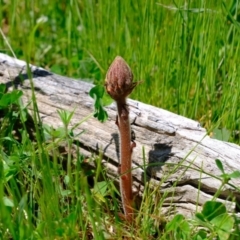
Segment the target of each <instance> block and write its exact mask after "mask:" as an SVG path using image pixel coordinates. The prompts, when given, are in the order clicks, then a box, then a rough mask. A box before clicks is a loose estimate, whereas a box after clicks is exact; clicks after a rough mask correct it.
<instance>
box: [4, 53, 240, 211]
mask: <svg viewBox="0 0 240 240" xmlns="http://www.w3.org/2000/svg"><path fill="white" fill-rule="evenodd" d="M30 68H31V72H32V76H33V83H34V89H35V94H36V97H37V103H38V108H39V112H40V115H41V118H42V121H43V123H45V124H48V125H51V126H53V127H54V128H57V127H59V126H61V125H62V123H61V121H60V119H59V117H58V114H57V110H58V109H66V110H69V111H72V110H74V109H75V114H74V117H73V119H72V122H71V124H72V125H74V124H76V123H78V122H79V121H80V120H82V119H83V118H85V117H86V116H88V115H89V114H91V113H92V112H93V111H94V109H93V99H92V98H91V97H89V94H88V93H89V91H90V89H91V88H92V87H93V85H92V84H90V83H87V82H84V81H80V80H73V79H70V78H67V77H62V76H59V75H56V74H53V73H50V72H48V71H46V70H44V69H42V68H38V67H34V66H30ZM26 69H27V68H26V63H25V62H23V61H20V60H16V59H13V58H11V57H9V56H7V55H4V54H0V83H5V84H6V85H7V87H8V91H11V89H12V88H13V87H17V88H19V89H22V90H23V92H24V96H23V98H22V99H23V102H24V104H28V103H29V102H30V101H31V96H32V93H31V87H30V81H29V78H28V74H27V70H26ZM22 80H23V81H22ZM128 103H129V106H130V119H131V124H132V129H133V130H134V132H135V134H136V144H137V147H136V148H135V149H134V151H133V164H134V165H133V169H134V170H133V177H134V185H135V186H139V184H141V191H143V188H144V183H143V182H144V181H143V179H144V176H146V175H147V176H148V181H149V182H150V183H151V184H152V186H156V187H158V188H159V192H160V193H161V194H162V195H164V198H165V202H164V205H163V208H162V211H163V212H165V213H166V212H168V211H171V210H172V206H175V210H176V211H177V212H181V213H183V214H185V215H191V214H192V213H193V212H194V211H195V210H196V206H199V208H201V206H202V205H203V204H204V202H205V201H207V200H211V199H212V197H213V195H214V193H215V192H216V191H217V189H218V188H219V187H220V185H221V183H222V182H221V180H220V179H221V178H219V176H220V175H221V174H222V173H221V172H220V170H219V169H218V168H217V166H216V163H215V160H216V159H220V160H221V161H222V163H223V166H224V170H225V172H226V173H231V172H233V171H235V170H240V147H239V146H238V145H235V144H232V143H228V142H223V141H218V140H215V139H211V138H210V137H209V136H208V135H207V132H206V130H205V129H204V128H202V127H201V126H200V124H199V123H198V122H196V121H193V120H191V119H188V118H185V117H182V116H179V115H176V114H174V113H171V112H168V111H166V110H163V109H160V108H156V107H153V106H150V105H147V104H144V103H141V102H138V101H134V100H131V99H129V100H128ZM29 110H30V111H31V104H30V105H29ZM106 110H107V112H108V114H109V119H108V121H107V122H105V123H100V122H99V121H98V120H96V119H95V118H93V117H92V118H89V119H88V120H87V121H85V122H83V123H82V124H81V125H80V126H79V128H78V129H76V134H77V133H80V132H81V131H83V130H84V133H83V134H81V135H80V137H79V138H78V140H79V142H80V146H81V153H82V154H84V155H85V156H91V155H92V153H97V152H99V151H102V153H103V164H104V165H105V166H106V168H107V171H108V174H109V175H110V176H111V177H115V178H116V177H117V176H118V164H119V154H118V148H119V146H118V144H119V143H118V130H117V127H116V125H115V120H116V106H115V104H114V103H112V104H111V105H110V106H107V107H106ZM143 149H144V151H143ZM143 152H145V156H143ZM230 183H231V184H233V185H234V186H240V179H232V180H231V181H230ZM234 199H235V200H236V201H238V202H239V200H240V192H239V191H235V190H234V188H233V187H231V186H230V185H225V186H224V188H223V190H222V191H221V194H220V196H219V197H218V199H217V200H219V201H223V202H225V203H226V206H227V208H228V210H229V211H238V209H236V202H235V201H234ZM199 208H198V209H199Z"/></svg>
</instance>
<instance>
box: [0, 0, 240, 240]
mask: <svg viewBox="0 0 240 240" xmlns="http://www.w3.org/2000/svg"><path fill="white" fill-rule="evenodd" d="M158 3H159V4H158ZM185 3H186V4H185ZM184 4H185V6H184ZM239 6H240V3H239V2H238V1H237V0H232V1H227V0H225V1H215V0H209V1H207V0H206V1H204V0H202V1H199V0H193V1H184V0H176V1H169V0H159V1H153V0H152V1H150V0H149V1H148V0H146V1H145V0H140V1H101V0H100V1H86V0H85V1H84V0H83V1H77V0H71V1H66V3H65V2H63V3H61V2H60V3H59V1H49V0H45V1H31V0H30V1H22V0H21V1H20V0H9V1H8V0H5V1H4V0H0V20H1V21H0V23H1V29H2V32H3V35H4V36H5V37H6V39H7V40H6V39H4V37H3V36H2V37H0V51H1V52H3V53H6V54H9V55H14V54H15V55H16V57H17V58H19V59H23V60H26V61H28V62H30V63H32V64H35V65H37V66H42V67H44V68H46V69H49V70H50V71H53V72H55V73H58V74H61V75H65V76H69V77H73V78H79V79H85V80H86V81H92V82H94V83H96V84H103V81H104V78H105V74H106V71H107V68H108V66H109V64H110V63H111V62H112V60H113V59H114V58H115V56H116V55H121V56H122V57H123V58H124V59H125V60H126V61H127V62H128V63H129V65H130V67H131V69H132V70H133V73H134V76H135V79H136V80H143V81H144V82H143V84H141V85H139V86H138V87H137V88H136V90H135V91H134V93H133V94H132V95H131V97H132V98H134V99H137V100H139V101H142V102H145V103H149V104H152V105H155V106H158V107H161V108H164V109H167V110H169V111H172V112H176V113H178V114H180V115H184V116H187V117H189V118H192V119H195V120H197V121H199V122H200V123H201V124H202V126H204V127H206V128H207V130H208V131H209V133H214V134H215V137H217V138H219V139H224V140H229V141H232V142H235V143H237V144H239V143H240V137H239V126H240V109H239V107H238V106H239V104H240V94H239V93H240V81H239V77H240V68H239V64H240V58H239V56H240V49H239V47H240V44H239V39H240V22H239V18H240V15H239V14H238V11H239ZM8 43H9V45H8ZM9 46H10V47H9ZM0 92H1V91H0ZM33 100H34V99H33ZM16 106H17V107H16ZM0 111H1V113H4V114H2V115H0V116H1V118H0V130H1V131H0V151H1V154H0V199H4V201H2V200H1V201H0V213H1V214H0V239H78V238H80V239H88V236H90V235H91V234H94V236H95V237H94V238H95V239H105V238H106V237H107V234H110V233H111V231H110V229H111V227H113V229H114V234H115V235H114V237H115V238H114V239H119V238H121V236H122V235H127V236H131V235H132V236H134V238H135V239H137V238H139V239H148V238H151V237H152V238H153V239H154V237H155V238H157V237H159V236H162V239H180V238H182V239H189V238H193V237H194V236H195V235H196V233H197V232H198V230H197V226H203V225H204V226H206V225H207V226H208V227H209V226H210V227H209V232H208V233H209V235H208V236H209V237H214V236H216V235H214V234H220V235H222V236H223V233H222V232H221V233H219V232H218V231H219V229H218V230H216V229H215V228H212V227H211V226H212V225H211V224H210V223H209V222H210V221H212V220H213V219H211V220H209V219H208V217H206V215H204V214H206V213H203V215H204V216H205V217H206V218H205V220H204V221H206V222H207V223H206V222H204V221H203V220H202V221H203V222H204V224H202V223H201V224H202V225H201V224H200V223H199V222H195V223H192V222H187V221H186V220H184V219H182V218H181V217H178V216H176V218H175V220H173V221H172V222H170V223H168V224H167V225H166V223H165V220H164V219H162V217H161V216H160V214H159V209H161V204H162V201H160V202H159V203H158V204H156V203H155V204H153V202H154V196H153V195H154V192H153V193H151V194H147V191H148V189H146V196H150V197H148V198H146V199H145V198H144V201H143V205H142V208H141V210H140V212H139V215H138V217H137V227H131V226H124V223H122V222H121V221H119V220H118V219H117V218H115V216H116V215H117V212H119V211H121V209H120V204H119V200H118V198H116V196H117V190H116V189H115V187H114V184H113V182H112V181H111V180H109V179H108V178H106V175H105V174H104V171H105V169H101V166H100V164H97V163H99V162H100V161H101V156H93V160H91V159H87V160H86V159H84V158H83V156H82V155H81V150H80V153H79V154H77V155H76V156H72V155H71V154H70V150H69V149H70V148H71V146H72V141H73V139H72V138H71V137H70V136H71V134H72V132H71V129H68V127H67V120H66V116H65V118H64V116H63V115H64V113H60V115H61V116H62V118H61V120H62V122H64V123H65V128H63V129H58V130H53V129H51V128H50V127H49V128H47V127H46V129H45V130H44V129H42V128H39V127H38V122H39V116H38V111H37V103H36V102H35V115H34V116H33V120H32V125H33V126H35V128H36V132H35V133H34V139H35V140H34V141H32V140H31V139H29V135H28V134H29V133H27V128H28V121H29V120H28V121H26V118H25V116H26V110H25V109H24V108H23V107H21V106H20V105H19V101H15V102H13V103H11V104H10V106H9V107H6V108H3V107H2V108H1V109H0ZM86 117H87V116H86ZM59 119H60V117H59ZM19 124H20V125H21V127H20V131H19V133H18V137H17V138H16V136H15V135H14V134H12V129H13V128H16V126H19ZM68 131H69V132H68ZM73 132H74V131H73ZM43 135H44V136H45V138H46V136H48V138H47V141H45V140H44V138H43ZM63 143H64V144H65V145H66V146H67V147H66V149H65V151H66V152H64V153H63V152H62V151H61V147H59V146H61V144H63ZM85 161H94V162H96V166H98V167H97V169H89V168H86V166H85V164H84V162H85ZM100 173H101V174H100ZM79 179H81V180H80V181H79ZM90 183H92V184H90ZM106 186H107V188H106ZM151 197H152V198H151ZM151 205H154V207H152V208H149V206H151ZM223 212H224V210H223ZM224 217H226V218H227V219H228V222H230V223H231V222H232V220H231V219H230V220H229V216H228V215H224ZM200 218H201V217H200ZM216 221H217V220H215V222H214V224H216ZM222 221H223V220H222ZM223 222H224V221H223ZM177 223H179V225H178V226H177V225H176V224H177ZM236 223H237V221H236V222H235V224H236ZM209 224H210V225H209ZM159 226H160V227H159ZM234 226H235V228H234V229H235V231H236V234H239V230H238V229H237V227H236V225H234ZM230 227H231V225H230ZM229 229H230V228H228V230H226V231H230V230H229ZM175 230H176V231H175ZM180 230H183V231H180ZM98 232H100V233H98ZM177 234H180V235H177ZM181 234H182V235H181ZM156 236H157V237H156ZM174 236H175V238H174ZM224 237H225V235H224ZM89 238H90V237H89ZM199 239H200V238H199ZM202 239H204V238H202ZM225 239H227V238H225Z"/></svg>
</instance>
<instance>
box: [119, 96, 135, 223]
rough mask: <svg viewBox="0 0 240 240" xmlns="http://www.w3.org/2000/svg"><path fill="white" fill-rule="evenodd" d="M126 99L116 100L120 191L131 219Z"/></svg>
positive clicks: (129, 135) (130, 161)
mask: <svg viewBox="0 0 240 240" xmlns="http://www.w3.org/2000/svg"><path fill="white" fill-rule="evenodd" d="M127 108H128V107H127V103H126V99H125V100H124V101H118V102H117V109H118V129H119V133H120V143H121V145H120V156H121V166H120V192H121V198H122V204H123V209H124V213H125V216H126V219H127V220H129V221H132V219H133V211H134V209H133V192H132V171H131V168H132V144H131V129H130V122H129V112H128V109H127Z"/></svg>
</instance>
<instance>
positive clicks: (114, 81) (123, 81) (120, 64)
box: [105, 56, 139, 221]
mask: <svg viewBox="0 0 240 240" xmlns="http://www.w3.org/2000/svg"><path fill="white" fill-rule="evenodd" d="M138 83H139V82H133V74H132V71H131V69H130V67H129V66H128V64H127V63H126V62H125V61H124V59H123V58H121V57H119V56H117V57H116V58H115V59H114V61H113V63H112V64H111V66H110V67H109V69H108V72H107V75H106V80H105V87H106V91H107V92H108V94H109V95H110V96H111V97H112V98H113V99H114V100H115V101H116V104H117V111H118V116H117V120H116V124H117V125H118V129H119V133H120V158H121V160H120V161H121V162H120V169H119V170H120V192H121V198H122V204H123V209H124V214H125V218H126V220H128V221H133V213H134V209H133V204H134V203H133V192H132V172H131V168H132V159H131V157H132V150H133V147H135V145H136V144H135V142H134V141H133V140H132V139H131V127H130V121H129V110H128V106H127V101H126V98H127V96H128V95H129V94H130V93H131V92H132V90H133V89H134V87H135V86H136V85H137V84H138Z"/></svg>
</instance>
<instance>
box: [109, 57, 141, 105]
mask: <svg viewBox="0 0 240 240" xmlns="http://www.w3.org/2000/svg"><path fill="white" fill-rule="evenodd" d="M137 84H138V82H133V74H132V71H131V69H130V67H129V66H128V64H127V63H126V62H125V60H124V59H123V58H122V57H120V56H117V57H116V58H115V59H114V61H113V62H112V64H111V66H110V67H109V69H108V72H107V76H106V80H105V87H106V90H107V93H108V94H109V95H110V96H111V97H112V98H113V99H114V100H115V101H118V100H121V99H125V98H126V97H127V96H128V95H129V94H130V93H131V92H132V90H133V89H134V87H135V86H136V85H137Z"/></svg>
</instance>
